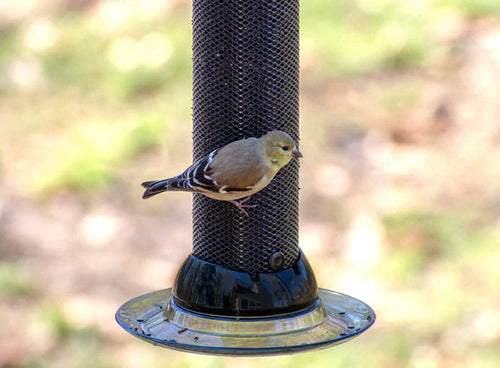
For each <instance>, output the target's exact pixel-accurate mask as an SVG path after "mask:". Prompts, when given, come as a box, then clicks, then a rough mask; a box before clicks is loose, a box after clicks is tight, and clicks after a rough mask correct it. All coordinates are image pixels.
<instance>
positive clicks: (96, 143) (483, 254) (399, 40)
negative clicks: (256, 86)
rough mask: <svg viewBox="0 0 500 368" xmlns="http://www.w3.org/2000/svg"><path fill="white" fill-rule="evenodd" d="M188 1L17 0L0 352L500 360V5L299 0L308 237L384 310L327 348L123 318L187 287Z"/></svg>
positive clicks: (278, 363)
mask: <svg viewBox="0 0 500 368" xmlns="http://www.w3.org/2000/svg"><path fill="white" fill-rule="evenodd" d="M190 13H191V4H190V2H189V1H186V0H120V1H118V0H18V1H16V2H8V1H2V2H1V3H0V313H1V315H2V316H3V321H4V323H5V325H4V326H3V327H2V328H1V329H0V367H33V368H35V367H36V368H38V367H40V368H41V367H65V368H66V367H125V368H126V367H166V366H172V367H191V366H196V367H199V368H202V367H214V368H215V367H232V366H234V364H238V366H239V368H245V367H291V368H293V367H324V366H328V367H384V368H385V367H393V368H398V367H430V368H440V367H450V366H459V367H481V368H489V367H491V368H494V367H495V368H496V367H499V366H500V291H499V290H500V289H499V285H500V247H499V242H500V185H499V183H500V161H499V158H500V2H499V1H498V0H421V1H419V0H410V1H408V0H373V1H372V0H354V1H353V0H336V1H331V0H307V1H302V4H301V142H300V146H301V151H302V152H303V153H304V156H305V157H304V159H303V160H302V166H301V217H300V244H301V247H302V249H303V250H304V252H305V253H306V254H307V256H308V258H309V260H310V262H311V263H312V265H313V268H314V270H315V273H316V277H317V278H318V281H319V284H320V286H321V287H324V288H329V289H333V290H337V291H340V292H343V293H347V294H350V295H353V296H355V297H357V298H360V299H362V300H363V301H365V302H367V303H368V304H370V305H371V306H372V307H373V308H374V309H375V311H376V312H377V316H378V319H377V322H376V324H375V325H374V326H373V327H372V328H371V329H370V330H369V331H368V332H367V333H365V334H363V335H362V336H360V337H359V338H357V339H356V340H353V341H351V342H349V343H347V344H344V345H341V346H339V347H335V348H332V349H327V350H322V351H318V352H310V353H305V354H300V355H293V356H283V357H272V358H239V359H235V358H220V357H210V356H198V355H192V354H182V353H178V352H174V351H169V350H165V349H161V348H157V347H153V346H152V345H149V344H146V343H144V342H141V341H139V340H137V339H134V338H132V337H131V336H129V335H128V334H126V333H125V332H124V331H123V330H121V328H120V327H119V326H118V325H117V324H116V323H115V321H114V313H115V311H116V309H117V308H118V307H119V306H120V305H121V304H122V303H123V302H125V301H126V300H128V299H130V298H132V297H134V296H137V295H140V294H144V293H146V292H149V291H152V290H155V289H161V288H165V287H168V286H171V285H172V283H173V280H174V277H175V274H176V272H177V269H178V267H179V265H180V263H181V262H182V261H183V260H184V259H185V257H187V255H188V254H189V253H190V251H191V230H190V229H191V218H190V211H191V201H190V196H189V195H187V194H175V195H164V196H162V197H161V198H160V197H159V198H158V199H157V200H154V201H147V202H144V201H142V200H141V199H140V196H141V193H142V191H141V188H140V186H139V183H141V182H142V181H144V180H147V179H152V178H160V177H165V176H167V175H170V174H176V173H178V172H180V171H181V170H182V169H184V168H185V167H186V166H187V165H188V164H189V163H190V160H191V116H190V115H191V111H190V108H191V106H190V105H191V24H190Z"/></svg>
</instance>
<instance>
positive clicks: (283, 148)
mask: <svg viewBox="0 0 500 368" xmlns="http://www.w3.org/2000/svg"><path fill="white" fill-rule="evenodd" d="M281 149H282V150H283V151H288V150H289V149H290V147H288V146H283V147H281Z"/></svg>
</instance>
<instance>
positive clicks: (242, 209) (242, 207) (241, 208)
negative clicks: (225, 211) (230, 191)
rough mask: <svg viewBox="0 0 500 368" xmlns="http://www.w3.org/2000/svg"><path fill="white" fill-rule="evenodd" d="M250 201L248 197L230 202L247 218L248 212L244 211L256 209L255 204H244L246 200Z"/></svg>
mask: <svg viewBox="0 0 500 368" xmlns="http://www.w3.org/2000/svg"><path fill="white" fill-rule="evenodd" d="M249 199H250V196H248V197H246V198H245V199H243V200H241V201H239V202H238V201H235V200H233V201H230V202H231V203H232V204H234V205H235V206H236V208H238V209H239V210H240V211H241V212H243V213H244V214H245V216H249V215H248V212H247V211H246V210H245V208H253V207H257V205H256V204H244V203H245V202H247V201H248V200H249Z"/></svg>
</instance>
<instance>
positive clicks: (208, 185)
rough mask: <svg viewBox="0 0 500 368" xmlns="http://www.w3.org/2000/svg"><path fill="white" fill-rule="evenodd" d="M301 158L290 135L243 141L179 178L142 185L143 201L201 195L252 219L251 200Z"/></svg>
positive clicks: (218, 151)
mask: <svg viewBox="0 0 500 368" xmlns="http://www.w3.org/2000/svg"><path fill="white" fill-rule="evenodd" d="M301 157H303V155H302V153H301V152H300V151H299V149H298V147H297V144H296V143H295V141H294V140H293V139H292V138H291V137H290V136H289V135H288V134H287V133H285V132H283V131H279V130H273V131H269V132H267V133H266V134H265V135H263V136H261V137H260V138H255V137H251V138H246V139H241V140H237V141H234V142H231V143H229V144H227V145H225V146H223V147H221V148H217V149H215V150H214V151H212V152H210V153H209V154H208V155H206V156H205V157H203V158H201V159H200V160H198V161H196V162H195V163H194V164H192V165H191V166H190V167H188V168H187V169H186V170H185V171H184V172H183V173H181V174H179V175H176V176H174V177H171V178H168V179H162V180H152V181H146V182H144V183H142V186H143V187H144V188H146V190H145V191H144V194H143V195H142V198H143V199H146V198H150V197H152V196H154V195H156V194H159V193H162V192H166V191H184V192H193V193H200V194H203V195H205V196H207V197H209V198H212V199H216V200H220V201H228V202H230V203H232V204H233V205H235V206H236V207H237V208H238V209H239V210H241V211H242V212H243V213H244V214H245V215H247V216H248V212H247V211H246V210H245V209H244V208H247V207H255V206H256V205H247V204H244V203H245V202H247V201H248V200H249V199H250V196H251V195H252V194H254V193H257V192H259V191H260V190H262V189H264V188H265V187H266V186H267V185H268V184H269V183H270V182H271V180H273V178H274V176H275V175H276V174H277V173H278V171H279V170H280V169H281V168H283V167H284V166H286V165H287V164H288V163H289V162H290V160H292V159H298V158H301ZM245 197H247V198H246V199H243V200H241V201H237V199H242V198H245Z"/></svg>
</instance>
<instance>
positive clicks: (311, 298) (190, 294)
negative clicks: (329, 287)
mask: <svg viewBox="0 0 500 368" xmlns="http://www.w3.org/2000/svg"><path fill="white" fill-rule="evenodd" d="M173 298H174V300H175V303H176V304H178V305H179V306H181V307H183V308H185V309H188V310H191V311H195V312H200V313H204V314H213V315H218V316H258V317H263V316H272V315H274V316H276V315H279V314H283V313H291V312H296V311H299V310H302V309H306V308H309V307H311V306H312V305H314V304H315V303H316V301H317V298H318V286H317V284H316V279H315V277H314V273H313V272H312V269H311V266H310V265H309V262H308V261H307V259H306V258H305V257H304V255H303V254H302V252H301V253H300V256H299V259H298V260H297V262H296V263H295V264H294V265H293V267H291V268H289V269H286V270H282V271H278V272H266V273H254V274H249V273H247V272H242V271H235V270H232V269H228V268H225V267H223V266H220V265H217V264H215V263H210V262H207V261H204V260H202V259H200V258H198V257H196V256H193V255H190V256H189V257H188V259H187V260H186V261H185V262H184V264H183V265H182V266H181V268H180V270H179V272H178V274H177V278H176V280H175V284H174V287H173Z"/></svg>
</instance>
